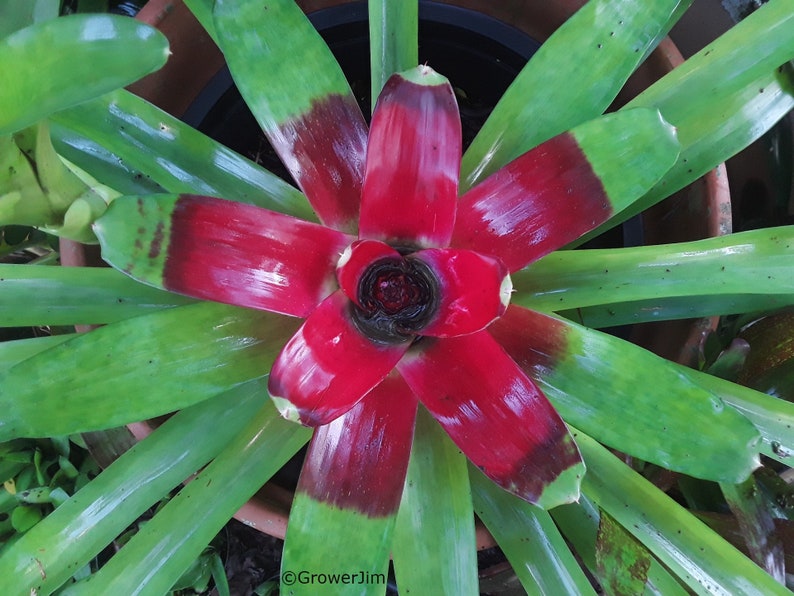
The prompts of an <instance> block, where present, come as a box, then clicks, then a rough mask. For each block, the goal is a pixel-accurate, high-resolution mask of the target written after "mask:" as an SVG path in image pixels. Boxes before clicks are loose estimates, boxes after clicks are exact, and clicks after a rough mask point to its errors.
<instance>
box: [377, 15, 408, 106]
mask: <svg viewBox="0 0 794 596" xmlns="http://www.w3.org/2000/svg"><path fill="white" fill-rule="evenodd" d="M368 7H369V39H370V42H369V44H370V50H369V53H370V69H371V71H372V75H371V80H372V86H371V95H370V97H371V98H372V109H373V110H374V109H375V100H376V98H377V97H378V95H380V90H381V89H382V88H383V85H384V84H385V83H386V81H387V80H388V78H389V77H390V76H391V75H392V74H394V73H395V72H403V71H404V70H408V69H409V68H413V67H414V66H416V65H417V64H418V63H419V41H418V36H419V2H418V1H417V0H402V2H390V1H389V0H369V3H368Z"/></svg>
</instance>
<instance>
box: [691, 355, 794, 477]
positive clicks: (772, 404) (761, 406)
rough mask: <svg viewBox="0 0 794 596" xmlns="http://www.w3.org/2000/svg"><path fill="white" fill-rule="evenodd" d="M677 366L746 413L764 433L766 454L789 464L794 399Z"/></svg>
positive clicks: (792, 448)
mask: <svg viewBox="0 0 794 596" xmlns="http://www.w3.org/2000/svg"><path fill="white" fill-rule="evenodd" d="M678 370H679V371H680V373H681V374H683V375H685V376H687V377H688V378H689V379H690V380H692V381H693V382H695V383H697V384H698V385H700V386H702V387H704V388H705V389H706V390H708V391H710V392H712V393H714V394H715V395H717V396H719V397H720V399H722V400H723V401H724V402H725V403H727V404H730V405H731V406H733V407H734V408H736V409H737V410H738V411H739V412H741V413H742V414H743V415H744V416H746V417H747V419H748V420H750V421H751V422H752V423H753V424H754V425H755V427H756V428H757V429H758V431H759V432H760V433H761V437H762V438H763V443H762V444H761V452H762V453H763V454H764V455H766V456H768V457H771V458H773V459H776V460H778V461H780V462H782V463H784V464H786V465H788V464H789V459H790V458H791V457H792V456H794V433H792V432H791V429H792V428H794V403H792V402H789V401H785V400H783V399H779V398H776V397H773V396H771V395H767V394H765V393H761V392H760V391H755V390H754V389H750V388H749V387H743V386H741V385H737V384H736V383H731V382H730V381H726V380H724V379H720V378H718V377H713V376H711V375H707V374H706V373H702V372H700V371H697V370H693V369H691V368H686V367H683V366H679V367H678ZM740 480H743V478H742V479H740Z"/></svg>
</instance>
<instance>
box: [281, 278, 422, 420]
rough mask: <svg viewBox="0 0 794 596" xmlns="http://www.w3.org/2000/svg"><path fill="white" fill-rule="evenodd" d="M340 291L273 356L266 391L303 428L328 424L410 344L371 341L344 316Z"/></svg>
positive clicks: (345, 308)
mask: <svg viewBox="0 0 794 596" xmlns="http://www.w3.org/2000/svg"><path fill="white" fill-rule="evenodd" d="M351 306H352V305H351V303H350V301H349V300H348V299H347V297H346V296H345V294H344V293H343V292H342V291H341V290H337V291H336V292H334V293H333V294H331V295H330V296H329V297H328V298H326V299H325V300H324V301H323V303H322V304H320V306H318V307H317V309H316V310H315V311H314V312H313V313H312V314H311V315H310V316H309V318H308V319H306V321H305V322H304V323H303V325H302V326H301V328H300V329H298V332H297V333H296V334H295V335H294V336H293V337H292V339H290V341H289V342H288V343H287V345H286V346H284V349H283V350H282V351H281V353H280V354H279V355H278V358H276V362H275V363H274V364H273V368H272V370H271V371H270V379H269V382H268V391H270V395H271V397H272V398H273V401H274V402H275V404H276V407H277V408H278V409H279V410H280V411H281V415H282V416H284V417H285V418H288V419H290V420H295V421H296V422H301V423H302V424H305V425H307V426H320V425H322V424H328V423H329V422H331V421H332V420H334V419H335V418H338V417H339V416H341V415H342V414H344V413H345V412H347V411H348V410H350V409H351V408H352V407H353V406H355V405H356V404H357V403H358V402H359V400H361V398H362V397H364V395H365V394H366V393H367V392H368V391H370V390H371V389H373V388H374V387H375V386H376V385H378V383H380V382H381V381H382V380H383V379H384V378H385V377H386V376H387V375H388V374H389V373H390V372H391V370H392V369H393V368H394V365H395V364H397V361H398V360H399V359H400V358H401V357H402V355H403V354H404V353H405V351H406V350H407V349H408V346H409V345H410V344H409V342H402V343H375V342H373V341H371V340H370V339H368V338H367V337H365V336H364V335H362V334H361V332H360V331H359V330H358V328H357V327H356V324H355V323H354V322H353V320H352V319H351V317H350V309H351Z"/></svg>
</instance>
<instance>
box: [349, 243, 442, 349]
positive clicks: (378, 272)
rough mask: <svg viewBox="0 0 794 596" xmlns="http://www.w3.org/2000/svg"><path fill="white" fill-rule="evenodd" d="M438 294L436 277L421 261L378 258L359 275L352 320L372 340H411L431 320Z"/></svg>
mask: <svg viewBox="0 0 794 596" xmlns="http://www.w3.org/2000/svg"><path fill="white" fill-rule="evenodd" d="M438 291H439V288H438V281H437V280H436V277H435V275H433V273H432V271H430V269H429V268H428V267H427V265H425V264H424V263H422V262H421V261H420V260H418V259H412V258H411V257H410V256H409V257H406V258H388V259H381V260H380V261H376V262H375V263H373V264H372V265H370V267H369V269H367V271H366V272H365V273H364V275H362V276H361V280H360V282H359V286H358V302H359V304H360V305H361V306H360V307H354V312H353V315H354V316H353V320H354V321H356V324H357V325H358V327H359V329H360V330H361V331H362V333H364V334H365V335H366V336H367V337H369V338H370V339H372V340H374V341H380V342H387V343H395V342H403V341H411V340H413V339H414V338H415V337H416V336H417V335H419V334H420V332H421V330H422V328H424V327H425V326H426V325H427V323H428V322H429V321H431V320H432V318H433V316H434V314H435V312H436V310H437V306H438V299H437V294H438Z"/></svg>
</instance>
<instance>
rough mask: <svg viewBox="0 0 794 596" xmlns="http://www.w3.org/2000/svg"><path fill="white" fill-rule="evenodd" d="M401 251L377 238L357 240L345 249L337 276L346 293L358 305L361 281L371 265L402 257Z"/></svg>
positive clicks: (337, 269)
mask: <svg viewBox="0 0 794 596" xmlns="http://www.w3.org/2000/svg"><path fill="white" fill-rule="evenodd" d="M400 258H402V257H401V256H400V253H399V252H397V251H396V250H395V249H393V248H392V247H391V246H389V245H388V244H384V243H383V242H379V241H377V240H357V241H356V242H354V243H353V244H351V245H350V246H348V247H347V248H346V249H345V252H344V253H342V256H341V257H340V258H339V263H338V264H337V266H336V278H337V280H338V281H339V287H340V288H342V291H343V292H344V293H345V295H346V296H347V297H348V298H350V300H352V301H353V302H355V303H356V304H357V305H359V306H361V302H360V301H359V296H358V292H359V283H360V281H361V277H362V276H363V275H364V274H365V273H366V272H367V270H368V269H369V267H370V266H372V265H373V264H374V263H376V262H378V261H380V260H382V259H400Z"/></svg>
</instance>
